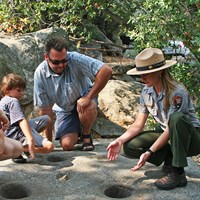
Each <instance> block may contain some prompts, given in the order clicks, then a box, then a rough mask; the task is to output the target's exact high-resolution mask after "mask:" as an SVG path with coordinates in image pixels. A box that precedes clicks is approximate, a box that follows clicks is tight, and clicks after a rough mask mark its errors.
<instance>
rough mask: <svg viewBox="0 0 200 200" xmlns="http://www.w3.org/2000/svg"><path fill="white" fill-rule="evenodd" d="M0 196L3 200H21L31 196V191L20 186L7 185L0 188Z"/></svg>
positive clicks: (15, 184) (14, 184)
mask: <svg viewBox="0 0 200 200" xmlns="http://www.w3.org/2000/svg"><path fill="white" fill-rule="evenodd" d="M0 195H1V197H3V198H5V199H22V198H26V197H29V196H30V195H31V190H30V189H29V188H27V187H25V186H24V185H22V184H17V183H7V184H4V185H2V186H1V188H0Z"/></svg>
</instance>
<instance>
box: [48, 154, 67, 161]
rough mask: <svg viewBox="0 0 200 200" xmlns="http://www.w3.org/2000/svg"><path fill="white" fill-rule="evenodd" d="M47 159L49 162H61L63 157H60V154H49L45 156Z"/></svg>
mask: <svg viewBox="0 0 200 200" xmlns="http://www.w3.org/2000/svg"><path fill="white" fill-rule="evenodd" d="M47 160H48V161H49V162H62V161H64V160H65V159H64V158H63V157H60V156H55V155H50V156H48V157H47Z"/></svg>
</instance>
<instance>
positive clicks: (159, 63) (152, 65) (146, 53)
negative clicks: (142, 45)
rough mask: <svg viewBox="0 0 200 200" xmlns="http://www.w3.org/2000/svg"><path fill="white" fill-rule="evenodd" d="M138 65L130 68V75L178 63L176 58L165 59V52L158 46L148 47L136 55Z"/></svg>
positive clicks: (145, 72) (153, 70)
mask: <svg viewBox="0 0 200 200" xmlns="http://www.w3.org/2000/svg"><path fill="white" fill-rule="evenodd" d="M135 64H136V67H135V68H133V69H131V70H129V71H128V72H127V74H129V75H141V74H148V73H152V72H156V71H160V70H162V69H165V68H168V67H170V66H172V65H174V64H176V61H175V60H165V57H164V55H163V52H162V51H161V50H160V49H157V48H146V49H144V50H143V51H141V52H140V53H139V54H138V55H137V56H136V57H135Z"/></svg>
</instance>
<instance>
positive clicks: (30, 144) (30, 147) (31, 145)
mask: <svg viewBox="0 0 200 200" xmlns="http://www.w3.org/2000/svg"><path fill="white" fill-rule="evenodd" d="M28 150H29V153H30V156H29V158H31V159H33V158H35V153H34V150H35V144H34V140H33V141H29V144H28Z"/></svg>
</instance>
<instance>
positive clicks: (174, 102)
mask: <svg viewBox="0 0 200 200" xmlns="http://www.w3.org/2000/svg"><path fill="white" fill-rule="evenodd" d="M181 104H182V97H180V96H174V97H173V98H172V105H173V106H174V107H175V108H177V109H178V108H180V107H181Z"/></svg>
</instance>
